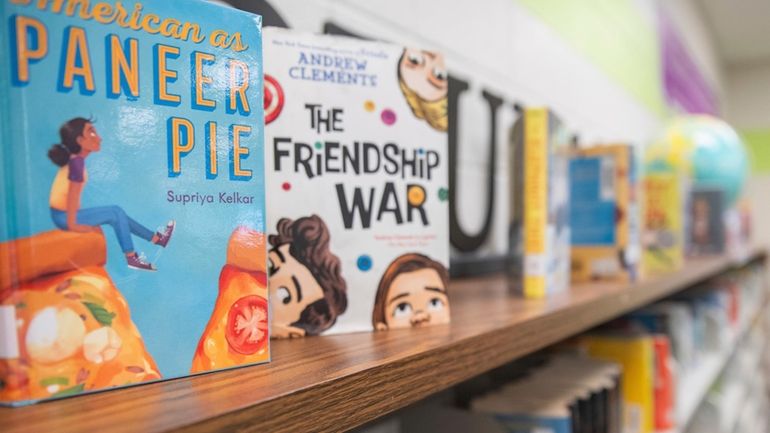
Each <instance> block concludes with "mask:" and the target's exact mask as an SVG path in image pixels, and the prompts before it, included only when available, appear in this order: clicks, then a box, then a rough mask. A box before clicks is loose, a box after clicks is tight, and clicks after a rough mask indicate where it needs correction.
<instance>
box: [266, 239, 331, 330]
mask: <svg viewBox="0 0 770 433" xmlns="http://www.w3.org/2000/svg"><path fill="white" fill-rule="evenodd" d="M289 245H290V244H283V245H280V246H278V247H277V248H273V249H271V250H270V252H269V253H268V255H267V261H268V269H269V272H270V306H271V307H272V309H273V323H274V325H283V326H290V325H291V324H292V323H295V322H297V321H298V320H299V318H300V314H301V313H302V311H303V310H304V309H305V307H307V306H308V305H310V304H312V303H313V302H315V301H318V300H320V299H323V297H324V293H323V289H322V288H321V285H320V284H318V282H317V281H316V279H315V278H314V277H313V274H311V273H310V270H309V269H308V268H307V267H305V266H304V265H303V264H302V263H300V262H298V261H297V260H296V259H295V258H294V257H293V256H292V255H291V254H290V253H289Z"/></svg>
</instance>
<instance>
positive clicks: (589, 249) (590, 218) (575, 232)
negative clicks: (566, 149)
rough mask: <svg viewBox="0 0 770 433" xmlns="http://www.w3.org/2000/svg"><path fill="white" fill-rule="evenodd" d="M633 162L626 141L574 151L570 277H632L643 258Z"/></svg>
mask: <svg viewBox="0 0 770 433" xmlns="http://www.w3.org/2000/svg"><path fill="white" fill-rule="evenodd" d="M637 172H638V168H637V161H636V158H635V157H634V149H633V147H632V146H630V145H625V144H617V145H601V146H593V147H589V148H585V149H578V150H575V151H573V153H572V157H571V159H570V230H571V235H572V236H571V239H572V241H571V242H572V251H571V254H572V281H575V282H585V281H590V280H597V279H610V280H623V281H635V280H636V278H637V276H638V267H639V261H640V256H641V247H640V244H639V242H640V233H639V228H640V223H639V218H640V215H639V203H638V201H637V197H638V196H639V191H638V185H637Z"/></svg>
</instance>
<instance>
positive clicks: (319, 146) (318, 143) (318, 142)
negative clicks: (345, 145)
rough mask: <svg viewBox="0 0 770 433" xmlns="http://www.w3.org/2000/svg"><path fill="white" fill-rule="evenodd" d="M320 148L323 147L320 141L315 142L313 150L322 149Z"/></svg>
mask: <svg viewBox="0 0 770 433" xmlns="http://www.w3.org/2000/svg"><path fill="white" fill-rule="evenodd" d="M322 147H324V145H323V143H321V142H320V141H316V142H315V148H316V149H320V148H322Z"/></svg>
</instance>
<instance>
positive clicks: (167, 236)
mask: <svg viewBox="0 0 770 433" xmlns="http://www.w3.org/2000/svg"><path fill="white" fill-rule="evenodd" d="M175 226H176V222H174V220H171V221H169V222H168V224H166V227H164V228H163V229H161V230H158V231H157V232H156V233H155V236H157V237H158V240H156V241H155V245H160V246H161V247H163V248H166V245H168V241H170V240H171V235H172V234H174V227H175Z"/></svg>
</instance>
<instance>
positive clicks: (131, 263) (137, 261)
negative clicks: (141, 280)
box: [126, 253, 157, 271]
mask: <svg viewBox="0 0 770 433" xmlns="http://www.w3.org/2000/svg"><path fill="white" fill-rule="evenodd" d="M126 261H127V262H128V267H129V268H131V269H138V270H140V271H157V269H155V265H153V264H152V263H150V262H148V261H147V259H145V258H144V256H140V255H139V254H137V253H134V254H132V255H130V256H126Z"/></svg>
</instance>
